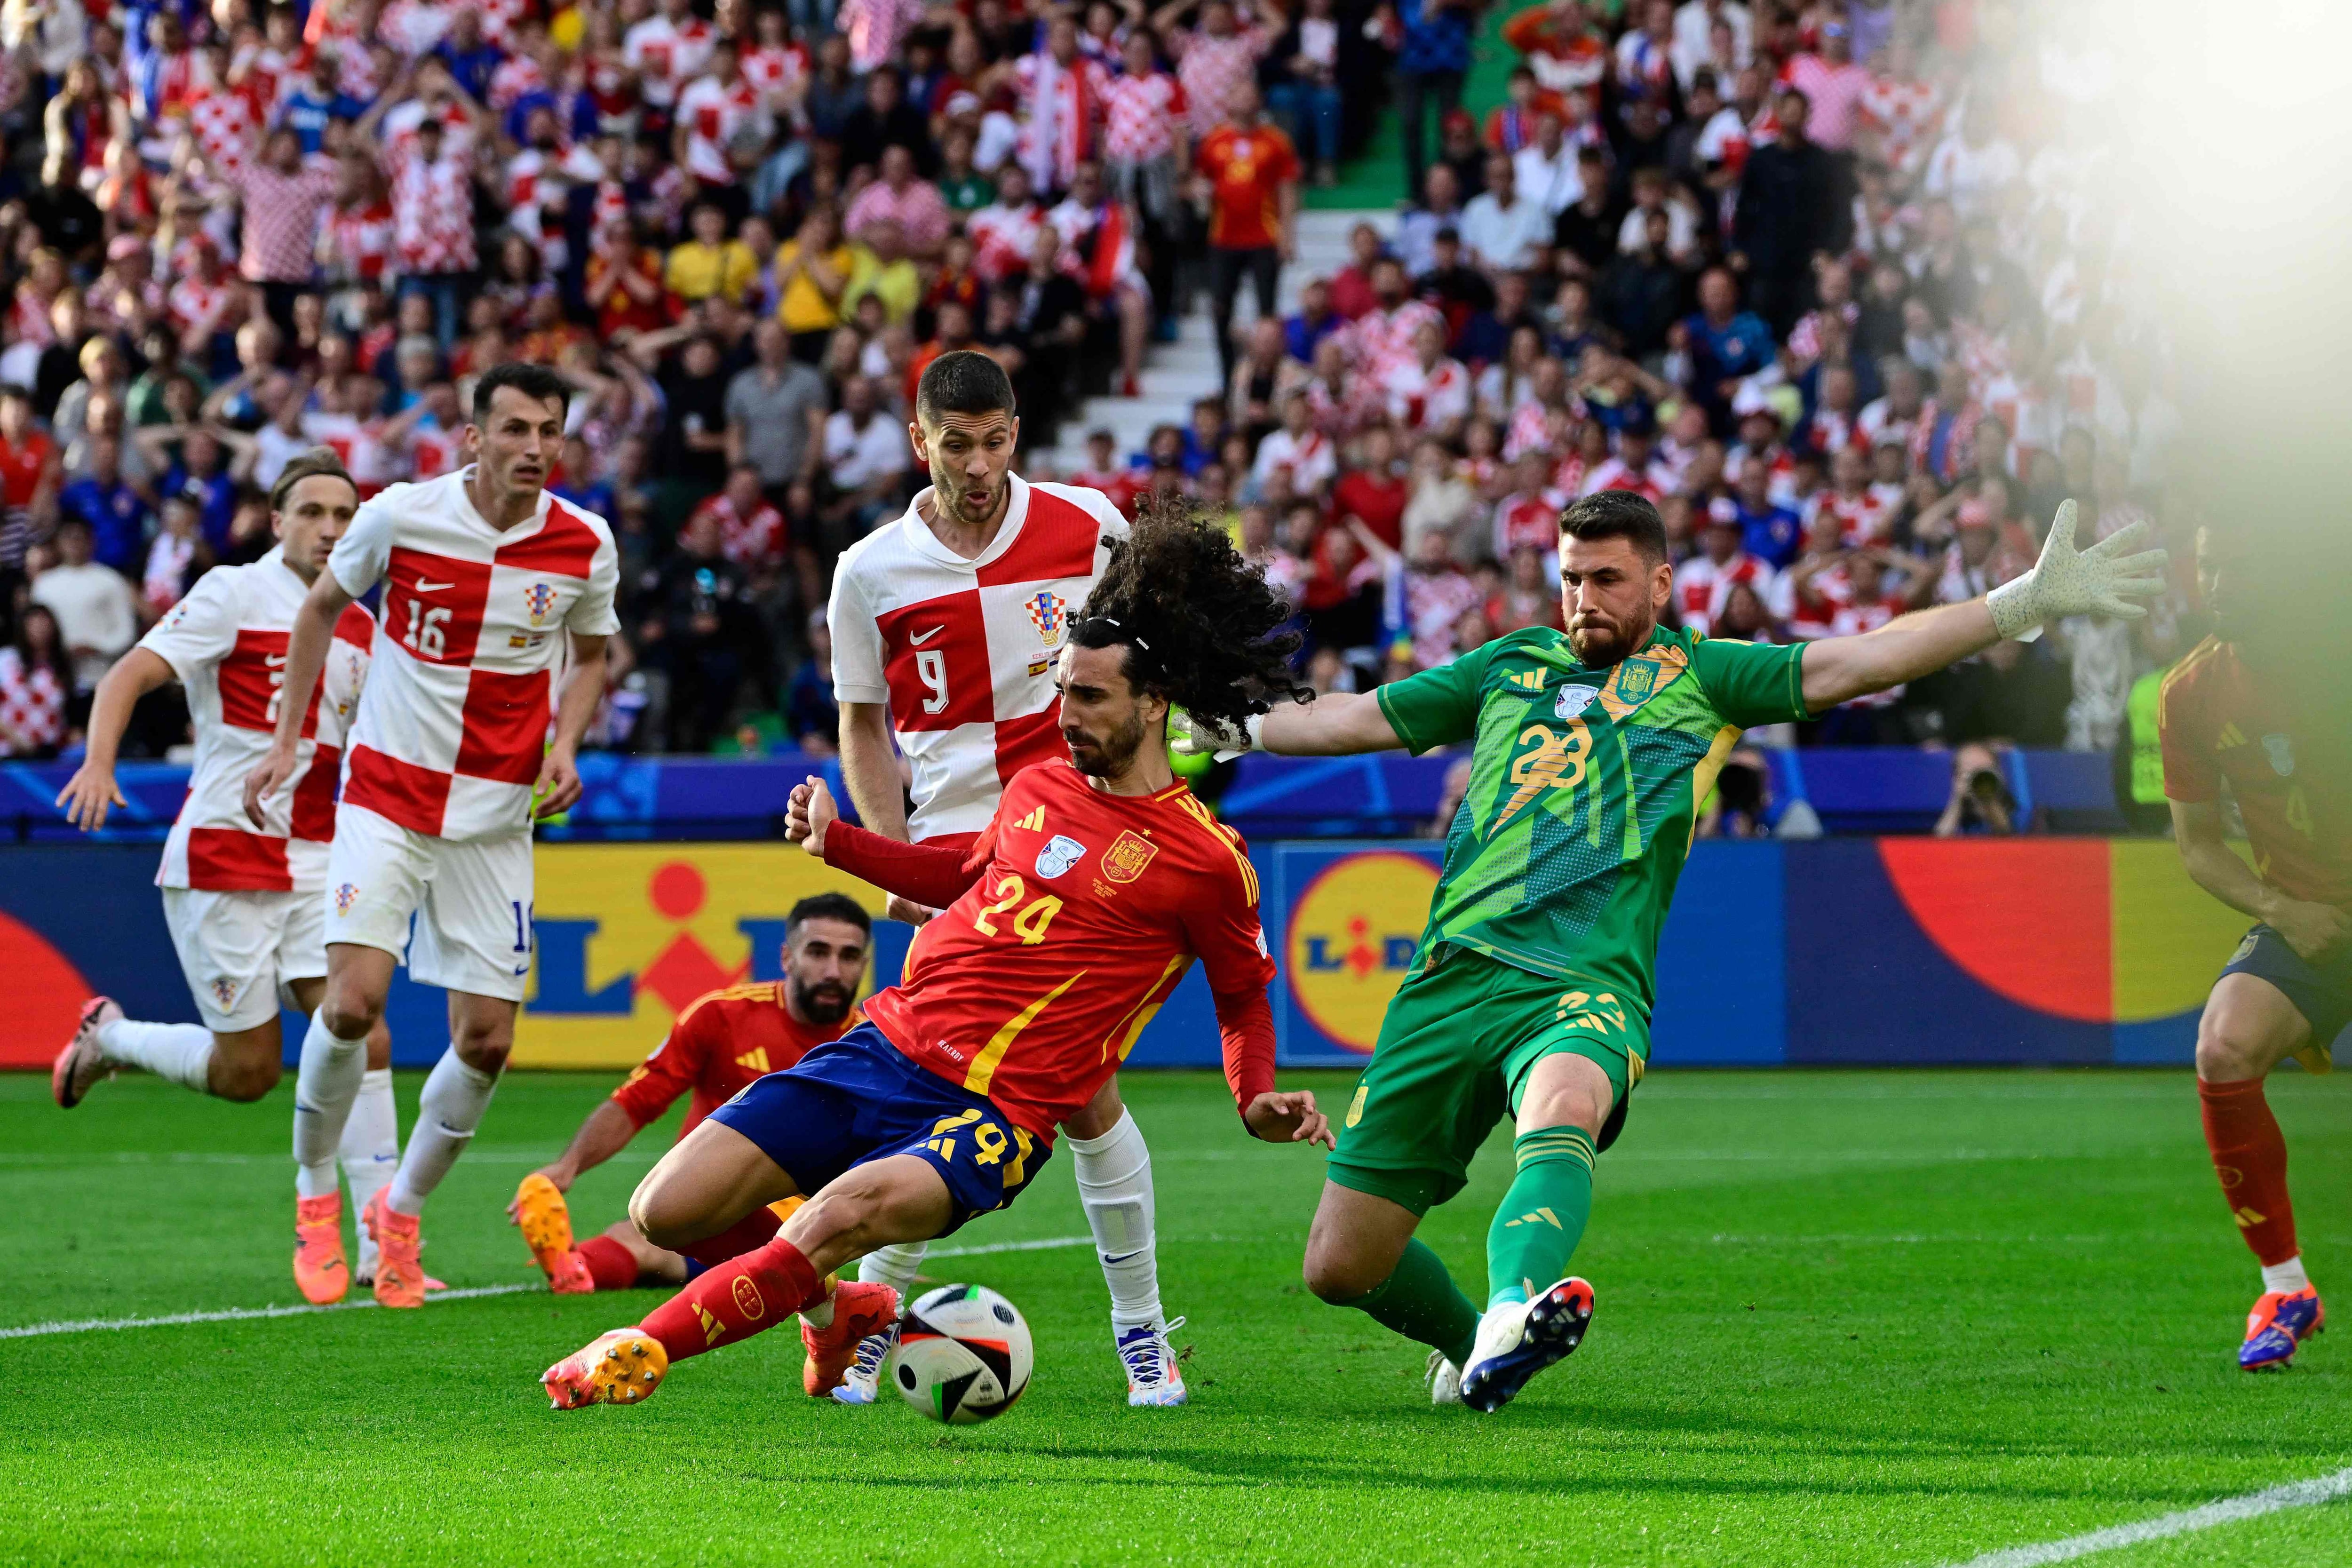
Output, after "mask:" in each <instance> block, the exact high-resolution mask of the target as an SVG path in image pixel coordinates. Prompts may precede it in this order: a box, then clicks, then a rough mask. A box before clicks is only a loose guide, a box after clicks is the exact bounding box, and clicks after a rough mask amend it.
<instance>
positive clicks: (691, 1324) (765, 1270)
mask: <svg viewBox="0 0 2352 1568" xmlns="http://www.w3.org/2000/svg"><path fill="white" fill-rule="evenodd" d="M824 1296H825V1290H824V1279H823V1278H822V1277H821V1276H820V1275H819V1274H818V1273H817V1271H816V1269H815V1268H814V1267H813V1266H812V1265H811V1264H810V1262H809V1260H808V1258H806V1257H804V1256H803V1254H802V1252H801V1249H800V1248H799V1247H794V1246H793V1244H792V1243H791V1242H789V1241H786V1240H785V1239H784V1238H783V1237H781V1236H780V1237H776V1238H775V1239H774V1240H773V1241H771V1242H769V1243H768V1244H767V1245H766V1246H765V1247H761V1248H760V1249H759V1250H758V1251H756V1252H747V1253H745V1254H744V1255H743V1256H742V1257H740V1258H735V1259H734V1260H732V1261H731V1262H728V1263H722V1264H720V1265H719V1266H718V1267H716V1268H712V1269H710V1270H709V1272H707V1273H705V1274H704V1275H703V1276H702V1277H701V1278H700V1279H696V1280H695V1281H694V1282H693V1283H691V1284H689V1285H688V1286H687V1288H686V1289H683V1290H680V1291H679V1292H678V1293H677V1295H675V1296H672V1297H671V1298H670V1299H669V1300H667V1301H664V1302H663V1303H662V1304H661V1305H660V1306H658V1307H656V1308H655V1309H654V1310H653V1311H651V1312H650V1313H648V1314H647V1315H646V1321H645V1331H646V1332H647V1333H649V1334H651V1335H653V1337H654V1338H656V1339H657V1340H659V1341H660V1342H662V1349H664V1350H666V1351H667V1352H669V1359H670V1360H672V1361H677V1360H680V1359H681V1358H683V1357H686V1356H690V1355H700V1354H701V1353H702V1352H704V1351H707V1350H714V1349H716V1348H718V1347H719V1346H720V1345H723V1344H731V1343H733V1342H735V1341H737V1340H742V1339H749V1338H750V1337H751V1336H752V1335H753V1334H756V1333H758V1332H760V1331H761V1330H762V1329H772V1328H774V1327H775V1326H776V1325H777V1324H778V1323H781V1322H782V1321H785V1320H786V1319H788V1318H790V1317H791V1316H792V1315H793V1313H795V1312H797V1311H799V1310H802V1309H803V1308H804V1307H814V1306H815V1305H816V1304H817V1303H818V1302H819V1301H822V1300H824Z"/></svg>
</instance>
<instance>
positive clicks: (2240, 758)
mask: <svg viewBox="0 0 2352 1568" xmlns="http://www.w3.org/2000/svg"><path fill="white" fill-rule="evenodd" d="M2162 691H2163V695H2162V696H2161V698H2160V699H2159V700H2158V704H2157V710H2156V711H2157V720H2156V724H2157V733H2158V737H2159V738H2160V739H2161V741H2162V743H2163V748H2164V793H2165V794H2166V795H2168V797H2170V798H2171V799H2173V800H2177V801H2180V802H2182V803H2184V804H2193V803H2198V802H2202V801H2210V800H2213V799H2216V798H2218V797H2219V795H2220V794H2221V784H2222V783H2223V782H2224V781H2227V783H2228V784H2229V786H2230V793H2231V795H2234V796H2236V797H2237V801H2238V811H2239V814H2240V815H2241V816H2243V817H2244V818H2245V820H2246V837H2247V838H2249V839H2250V840H2252V844H2253V849H2254V871H2255V873H2256V874H2257V875H2258V876H2260V877H2261V878H2262V879H2263V880H2264V881H2266V882H2268V883H2270V884H2271V885H2272V886H2273V887H2274V888H2276V889H2279V890H2280V891H2281V892H2283V893H2284V894H2286V895H2287V896H2288V897H2289V898H2294V899H2303V900H2308V901H2310V902H2312V903H2319V904H2333V905H2335V906H2336V908H2337V909H2340V910H2352V737H2347V735H2346V734H2345V733H2344V731H2343V729H2342V727H2341V726H2340V725H2335V724H2330V723H2328V722H2326V718H2325V716H2324V714H2323V713H2322V712H2320V711H2316V710H2310V709H2306V708H2305V705H2304V704H2301V703H2299V702H2297V701H2296V700H2294V695H2293V693H2292V692H2291V691H2289V690H2285V689H2282V688H2281V686H2280V684H2279V683H2278V682H2276V681H2273V680H2268V679H2264V678H2263V676H2262V675H2260V674H2259V673H2257V672H2255V671H2253V670H2250V669H2248V668H2246V666H2245V663H2244V661H2243V660H2242V659H2241V658H2239V657H2238V649H2237V647H2236V646H2235V645H2234V644H2231V643H2226V642H2222V641H2221V640H2220V639H2218V638H2215V637H2207V638H2206V639H2205V640H2204V641H2203V642H2201V643H2199V644H2198V645H2197V646H2196V647H2193V648H2191V649H2189V653H2188V655H2187V656H2186V657H2185V658H2182V659H2181V661H2180V662H2179V664H2177V665H2175V666H2173V667H2172V670H2171V672H2170V673H2169V674H2168V675H2167V676H2166V677H2165V678H2164V686H2163V689H2162Z"/></svg>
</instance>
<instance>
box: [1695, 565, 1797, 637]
mask: <svg viewBox="0 0 2352 1568" xmlns="http://www.w3.org/2000/svg"><path fill="white" fill-rule="evenodd" d="M1778 576H1779V574H1777V573H1775V572H1774V571H1773V570H1772V567H1771V563H1769V562H1767V561H1765V560H1764V559H1763V558H1761V557H1760V556H1755V555H1750V554H1748V552H1746V551H1744V550H1742V551H1739V552H1737V553H1735V554H1734V555H1733V556H1732V557H1731V559H1730V560H1728V561H1725V562H1722V563H1717V562H1716V561H1715V560H1713V559H1712V558H1711V557H1708V556H1706V555H1694V556H1692V557H1691V558H1690V559H1689V560H1687V561H1685V562H1684V563H1682V564H1681V565H1679V566H1677V567H1675V593H1676V594H1677V595H1680V596H1681V598H1682V609H1683V625H1684V626H1688V627H1689V628H1690V629H1691V630H1692V631H1695V632H1696V633H1698V635H1699V636H1701V637H1705V636H1706V635H1707V632H1708V629H1709V628H1710V627H1712V626H1714V625H1715V618H1716V617H1717V616H1720V615H1721V614H1723V606H1724V605H1726V604H1727V603H1728V602H1729V601H1730V598H1731V591H1732V590H1733V589H1734V588H1737V587H1738V586H1739V585H1740V584H1743V583H1744V584H1747V585H1748V587H1750V588H1753V589H1755V590H1756V596H1757V597H1758V598H1759V599H1761V600H1763V601H1764V603H1765V604H1766V605H1768V606H1769V605H1772V604H1773V603H1774V602H1775V596H1776V595H1777V594H1778V593H1779V587H1778Z"/></svg>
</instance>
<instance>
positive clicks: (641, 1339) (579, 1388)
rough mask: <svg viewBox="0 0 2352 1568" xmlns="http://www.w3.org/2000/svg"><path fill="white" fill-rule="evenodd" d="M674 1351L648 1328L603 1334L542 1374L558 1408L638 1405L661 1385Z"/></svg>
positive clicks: (549, 1395) (575, 1408)
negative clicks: (665, 1348)
mask: <svg viewBox="0 0 2352 1568" xmlns="http://www.w3.org/2000/svg"><path fill="white" fill-rule="evenodd" d="M668 1371H669V1352H667V1351H665V1350H664V1349H662V1342H661V1341H659V1340H657V1339H656V1338H654V1337H653V1336H652V1335H651V1334H649V1333H647V1332H646V1331H645V1330H643V1329H614V1331H612V1332H611V1333H608V1334H599V1335H597V1336H596V1337H595V1338H594V1339H593V1340H591V1341H589V1342H587V1343H586V1344H585V1345H583V1346H582V1347H581V1348H580V1349H578V1350H576V1351H573V1352H572V1353H571V1354H570V1355H568V1356H565V1357H564V1358H563V1359H562V1361H560V1362H557V1363H555V1364H554V1365H553V1366H551V1367H549V1368H548V1369H547V1370H546V1371H545V1372H544V1373H541V1374H540V1379H539V1381H540V1382H541V1384H543V1385H544V1386H545V1387H546V1389H547V1396H548V1398H549V1399H550V1400H551V1401H553V1402H554V1405H555V1408H556V1409H558V1410H585V1409H586V1408H588V1406H590V1405H635V1403H636V1402H637V1401H639V1400H640V1399H643V1398H644V1397H645V1396H646V1395H647V1394H651V1393H652V1392H653V1391H654V1390H655V1389H656V1388H659V1387H660V1386H661V1380H662V1377H663V1375H664V1374H665V1373H667V1372H668Z"/></svg>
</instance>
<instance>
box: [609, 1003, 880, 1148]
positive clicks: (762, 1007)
mask: <svg viewBox="0 0 2352 1568" xmlns="http://www.w3.org/2000/svg"><path fill="white" fill-rule="evenodd" d="M785 984H786V982H784V981H782V980H763V981H761V982H760V983H759V984H753V985H730V986H728V987H727V988H725V989H724V990H719V991H712V992H709V993H708V994H704V995H701V996H698V997H696V998H695V999H694V1000H693V1001H692V1002H689V1003H688V1004H687V1007H686V1011H685V1012H683V1013H680V1014H679V1015H678V1016H677V1022H676V1023H674V1024H672V1025H670V1026H669V1033H668V1034H667V1035H666V1036H664V1037H663V1038H662V1043H661V1044H660V1045H658V1046H656V1047H654V1054H653V1055H651V1056H649V1057H647V1058H646V1059H645V1060H643V1061H641V1062H639V1063H638V1064H637V1065H636V1066H635V1068H631V1069H630V1071H629V1076H628V1077H627V1078H626V1079H624V1080H623V1081H622V1084H621V1087H620V1088H618V1089H614V1091H613V1102H614V1104H615V1105H618V1106H619V1107H620V1108H621V1109H622V1110H625V1111H627V1112H628V1113H629V1120H631V1121H635V1123H636V1124H637V1125H638V1126H639V1127H643V1126H645V1125H646V1123H647V1122H650V1121H654V1120H655V1119H656V1118H657V1117H659V1116H660V1115H661V1114H662V1112H664V1111H665V1110H668V1109H669V1108H670V1107H671V1106H672V1105H673V1104H675V1103H676V1102H677V1097H678V1096H679V1095H681V1094H688V1093H690V1094H692V1095H693V1097H694V1098H692V1099H691V1100H688V1101H687V1102H686V1121H684V1122H682V1123H681V1124H680V1125H679V1127H678V1130H677V1135H678V1136H679V1137H681V1138H683V1137H685V1136H686V1135H687V1134H688V1133H689V1132H691V1131H694V1128H695V1124H696V1123H697V1122H698V1121H701V1120H702V1119H703V1118H704V1117H706V1116H708V1115H709V1114H710V1113H711V1112H712V1111H714V1110H718V1109H719V1107H720V1106H722V1105H724V1104H726V1103H727V1102H728V1101H729V1100H732V1099H734V1098H735V1097H736V1096H737V1095H738V1094H740V1093H741V1092H742V1091H743V1090H744V1089H749V1088H750V1087H751V1085H752V1083H753V1082H755V1081H756V1080H758V1079H762V1078H765V1077H766V1076H767V1075H768V1074H770V1073H772V1072H782V1071H783V1070H784V1069H785V1068H788V1067H791V1066H792V1065H793V1063H794V1062H797V1061H799V1060H800V1059H801V1058H803V1057H804V1056H806V1055H808V1053H809V1052H810V1051H812V1050H814V1049H815V1048H816V1047H819V1046H821V1045H824V1043H825V1042H826V1041H828V1040H837V1039H839V1038H841V1037H842V1036H844V1035H845V1034H847V1033H849V1031H850V1030H852V1029H854V1028H856V1027H857V1026H858V1024H859V1023H860V1022H861V1021H862V1020H861V1019H860V1017H859V1016H858V1012H857V1009H856V1008H855V1007H853V1008H851V1009H850V1010H849V1016H848V1017H846V1018H844V1019H843V1020H842V1021H841V1022H840V1023H838V1024H803V1023H802V1022H801V1021H800V1020H799V1019H797V1018H795V1017H793V1016H792V1014H791V1013H790V1012H788V1011H787V1010H786V1009H785V1006H784V986H785Z"/></svg>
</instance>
